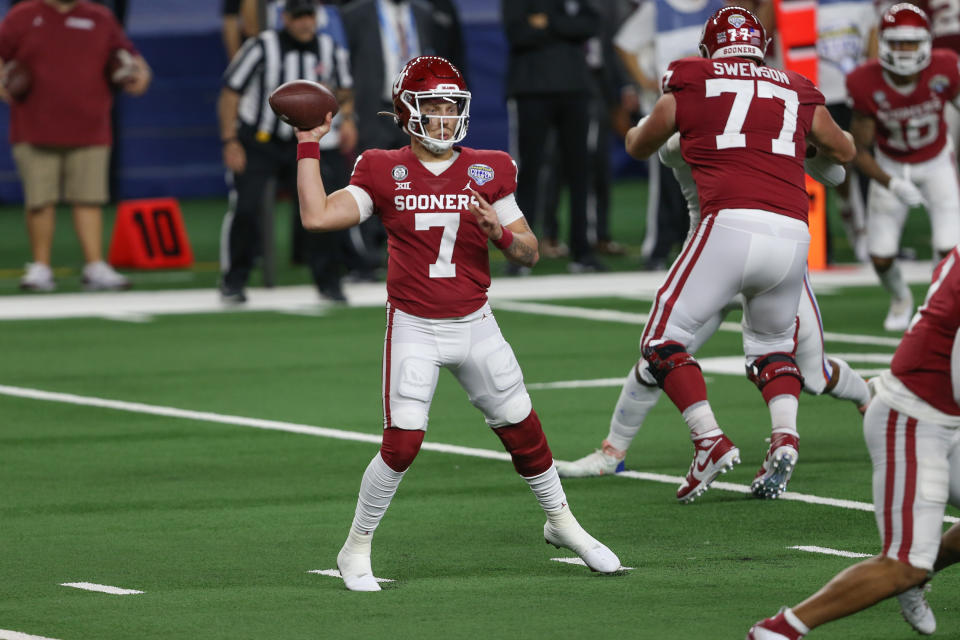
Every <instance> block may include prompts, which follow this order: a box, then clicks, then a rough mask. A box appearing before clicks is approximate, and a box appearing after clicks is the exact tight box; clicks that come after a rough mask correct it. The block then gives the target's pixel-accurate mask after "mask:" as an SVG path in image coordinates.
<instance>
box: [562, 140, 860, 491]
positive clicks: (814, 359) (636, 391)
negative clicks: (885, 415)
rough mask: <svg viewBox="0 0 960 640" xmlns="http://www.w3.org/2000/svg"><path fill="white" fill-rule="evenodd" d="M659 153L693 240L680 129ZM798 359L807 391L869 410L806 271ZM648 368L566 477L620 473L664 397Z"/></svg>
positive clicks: (763, 487) (817, 171)
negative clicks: (836, 349) (835, 348)
mask: <svg viewBox="0 0 960 640" xmlns="http://www.w3.org/2000/svg"><path fill="white" fill-rule="evenodd" d="M659 156H660V162H662V163H663V165H664V166H666V167H670V168H672V169H673V174H674V176H675V177H676V179H677V183H678V184H679V185H680V190H681V191H682V192H683V195H684V197H685V198H686V199H687V209H688V211H689V213H690V231H689V233H688V234H687V242H690V238H691V237H692V236H693V234H694V233H695V231H696V228H697V226H698V224H699V223H700V200H699V197H698V196H697V185H696V184H695V183H694V181H693V175H692V174H691V173H690V167H689V166H688V165H687V163H686V162H684V160H683V156H682V155H681V154H680V134H679V133H675V134H673V135H672V136H670V139H669V140H668V141H667V144H665V145H664V146H662V147H660V151H659ZM804 166H805V169H806V172H807V174H809V175H810V176H811V177H813V178H814V179H816V180H817V181H819V182H821V183H823V184H824V185H825V186H828V187H836V186H837V185H839V184H841V183H842V182H843V181H844V179H845V177H846V171H845V170H844V167H843V166H842V165H837V164H832V163H829V162H826V161H825V160H824V159H823V158H821V157H820V156H819V155H817V156H815V157H812V158H809V159H807V160H806V162H805V163H804ZM685 244H686V243H685ZM742 304H743V301H742V297H741V296H737V298H736V299H735V302H733V303H731V304H729V305H727V306H726V307H724V308H723V309H722V310H720V311H718V312H717V313H716V314H714V316H713V317H711V318H709V319H708V320H707V321H706V322H705V323H704V324H703V325H702V326H701V327H700V329H698V330H697V332H696V333H695V334H694V336H693V339H692V340H691V342H690V344H689V345H687V350H688V351H689V352H690V353H691V354H694V353H696V352H697V350H698V349H699V348H700V347H701V346H702V345H703V344H705V343H706V341H707V340H709V339H710V336H712V335H713V334H714V333H716V331H717V329H718V328H719V327H720V324H721V323H722V322H723V319H724V317H726V315H727V313H728V312H729V311H732V310H734V309H739V308H741V307H742ZM795 357H796V361H797V367H798V368H799V369H800V373H801V374H802V375H803V390H804V391H806V392H807V393H809V394H812V395H820V394H827V395H831V396H833V397H834V398H837V399H841V400H850V401H853V402H854V404H855V405H856V406H857V408H858V409H859V410H860V412H861V413H862V412H863V411H864V410H865V409H866V408H867V407H866V405H867V403H868V402H869V401H870V391H869V389H868V388H867V383H866V381H865V380H864V379H863V378H861V377H860V376H859V375H857V374H856V372H854V371H853V369H851V368H850V365H848V364H847V363H846V362H844V361H843V360H841V359H840V358H837V357H835V356H830V357H828V356H827V354H826V352H825V348H824V344H823V322H822V320H821V318H820V308H819V306H818V305H817V299H816V296H814V294H813V287H811V286H810V281H809V278H808V277H807V275H806V274H805V275H804V282H803V293H802V295H801V296H800V307H799V309H798V311H797V349H796V354H795ZM648 366H649V364H648V363H647V361H646V360H643V359H641V360H640V361H639V362H638V363H637V364H636V365H635V366H634V367H633V368H632V369H631V370H630V372H629V373H628V374H627V377H626V379H625V380H624V383H623V388H622V389H621V391H620V397H619V398H618V400H617V405H616V407H615V408H614V411H613V415H612V416H611V417H610V429H609V431H608V433H607V437H606V438H604V440H603V442H602V444H601V446H600V448H599V449H597V450H595V451H594V452H593V453H590V454H588V455H586V456H584V457H582V458H580V459H579V460H574V461H573V462H564V461H562V460H557V462H556V464H557V471H558V472H559V473H560V477H561V478H568V477H571V478H576V477H589V476H601V475H606V474H611V473H616V471H617V470H618V469H620V468H621V465H622V464H623V460H624V458H626V455H627V449H629V448H630V445H631V443H632V442H633V439H634V438H635V437H636V435H637V433H638V432H639V431H640V428H641V427H642V426H643V423H644V421H645V419H646V416H647V413H648V412H649V411H650V410H651V409H653V407H654V406H655V405H656V403H657V402H658V401H659V399H660V389H659V387H655V386H654V387H651V386H646V385H645V384H643V381H642V380H643V378H642V376H641V374H640V371H641V370H643V369H646V368H647V367H648ZM764 462H766V461H764ZM767 466H768V465H766V464H765V465H764V466H762V467H761V468H760V470H759V471H758V472H757V474H756V478H755V480H754V483H752V484H753V485H754V486H753V487H751V488H753V489H754V490H755V491H756V492H758V496H759V497H766V496H765V493H766V492H768V491H770V490H771V487H770V486H769V484H768V483H766V482H764V480H765V477H766V475H767V471H768V469H767ZM778 487H779V483H778V484H777V485H776V486H774V487H773V490H774V492H775V493H777V492H779V489H778ZM772 497H777V496H776V495H773V496H772Z"/></svg>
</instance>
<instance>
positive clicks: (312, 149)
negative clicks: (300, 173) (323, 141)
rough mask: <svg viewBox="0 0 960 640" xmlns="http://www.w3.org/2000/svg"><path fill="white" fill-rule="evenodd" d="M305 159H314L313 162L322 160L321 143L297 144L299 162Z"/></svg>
mask: <svg viewBox="0 0 960 640" xmlns="http://www.w3.org/2000/svg"><path fill="white" fill-rule="evenodd" d="M304 158H312V159H313V160H319V159H320V143H319V142H298V143H297V161H300V160H303V159H304Z"/></svg>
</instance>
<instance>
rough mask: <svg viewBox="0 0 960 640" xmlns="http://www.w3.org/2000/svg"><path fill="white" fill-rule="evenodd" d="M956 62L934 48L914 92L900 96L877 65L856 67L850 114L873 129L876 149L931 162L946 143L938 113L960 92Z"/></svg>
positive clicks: (851, 79)
mask: <svg viewBox="0 0 960 640" xmlns="http://www.w3.org/2000/svg"><path fill="white" fill-rule="evenodd" d="M958 65H960V58H958V57H957V54H956V53H954V52H953V51H948V50H946V49H934V50H933V54H932V56H931V59H930V64H929V65H927V67H926V68H925V69H923V70H922V71H921V72H920V75H919V77H918V78H917V81H916V83H915V84H914V88H913V91H912V92H910V93H909V94H907V95H904V94H902V93H900V92H899V91H897V90H896V89H895V88H893V86H892V85H891V84H890V83H889V82H887V80H886V79H885V78H884V71H883V67H881V66H880V63H879V62H878V61H877V60H870V61H868V62H865V63H864V64H862V65H860V66H859V67H857V68H856V69H854V70H853V71H851V72H850V74H849V75H848V76H847V91H848V93H849V94H850V98H851V99H852V100H853V109H854V111H859V112H860V113H862V114H864V115H866V116H868V117H870V118H873V119H874V121H875V122H876V124H877V134H876V135H877V147H878V148H879V149H880V151H882V152H883V153H884V154H885V155H887V156H889V157H890V158H893V159H894V160H897V161H899V162H907V163H917V162H924V161H926V160H929V159H931V158H933V157H935V156H936V155H937V154H938V153H940V151H941V150H942V149H943V146H944V145H945V144H946V143H947V123H946V121H945V120H944V119H943V108H944V106H945V105H946V104H947V101H948V100H953V98H954V97H956V95H957V91H958V90H960V69H958Z"/></svg>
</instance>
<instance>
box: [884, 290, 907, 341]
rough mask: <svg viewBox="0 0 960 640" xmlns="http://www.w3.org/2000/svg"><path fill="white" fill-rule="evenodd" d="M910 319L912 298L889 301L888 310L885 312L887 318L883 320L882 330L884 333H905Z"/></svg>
mask: <svg viewBox="0 0 960 640" xmlns="http://www.w3.org/2000/svg"><path fill="white" fill-rule="evenodd" d="M912 317H913V296H910V297H909V298H904V299H903V300H899V299H896V298H894V299H893V300H891V301H890V310H889V311H887V317H886V318H884V320H883V329H884V331H899V332H903V331H906V330H907V327H909V326H910V319H911V318H912Z"/></svg>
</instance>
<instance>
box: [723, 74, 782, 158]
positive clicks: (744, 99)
mask: <svg viewBox="0 0 960 640" xmlns="http://www.w3.org/2000/svg"><path fill="white" fill-rule="evenodd" d="M705 85H706V97H708V98H716V97H718V96H720V95H721V94H724V93H732V94H734V98H733V106H731V107H730V115H729V116H727V124H726V125H725V126H724V128H723V133H721V134H720V135H718V136H717V149H734V148H738V147H746V146H747V137H746V135H744V134H743V133H742V131H743V123H744V121H745V120H746V119H747V111H749V109H750V103H751V102H753V99H754V97H756V98H768V99H769V98H779V99H780V100H782V101H783V126H782V127H781V128H780V135H778V136H777V137H776V138H774V139H773V140H771V149H770V150H771V151H772V152H773V153H776V154H779V155H784V156H794V157H796V154H797V145H796V143H795V142H794V141H793V135H794V134H795V133H796V132H797V105H798V104H799V99H798V98H797V92H796V91H794V90H793V89H787V88H786V87H781V86H780V85H778V84H773V83H772V82H767V81H765V80H757V81H754V80H736V79H733V78H710V79H709V80H707V81H706V82H705Z"/></svg>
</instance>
